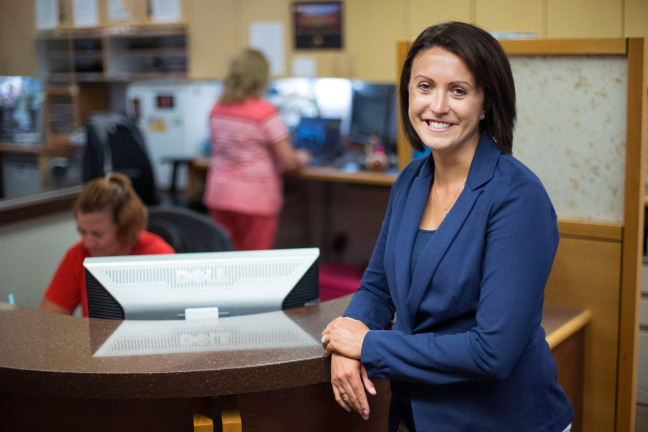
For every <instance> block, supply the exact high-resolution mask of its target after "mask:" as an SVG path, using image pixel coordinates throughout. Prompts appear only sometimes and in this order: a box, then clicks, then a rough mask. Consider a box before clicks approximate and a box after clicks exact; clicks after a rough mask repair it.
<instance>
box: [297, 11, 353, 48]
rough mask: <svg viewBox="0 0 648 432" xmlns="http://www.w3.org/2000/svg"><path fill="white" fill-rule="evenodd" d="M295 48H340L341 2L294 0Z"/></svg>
mask: <svg viewBox="0 0 648 432" xmlns="http://www.w3.org/2000/svg"><path fill="white" fill-rule="evenodd" d="M293 23H294V33H295V49H341V48H342V2H339V1H335V2H323V3H322V2H317V3H313V2H294V3H293Z"/></svg>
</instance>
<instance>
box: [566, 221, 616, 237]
mask: <svg viewBox="0 0 648 432" xmlns="http://www.w3.org/2000/svg"><path fill="white" fill-rule="evenodd" d="M558 231H559V232H560V236H561V237H562V236H574V237H585V238H592V239H599V240H613V241H621V240H623V225H621V224H615V223H605V222H593V221H584V220H582V221H581V220H567V219H559V220H558Z"/></svg>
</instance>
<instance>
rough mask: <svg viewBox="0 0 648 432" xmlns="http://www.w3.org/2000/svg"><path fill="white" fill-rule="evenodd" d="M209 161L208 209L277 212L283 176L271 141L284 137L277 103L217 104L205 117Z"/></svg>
mask: <svg viewBox="0 0 648 432" xmlns="http://www.w3.org/2000/svg"><path fill="white" fill-rule="evenodd" d="M209 128H210V131H211V163H210V167H209V172H208V174H207V181H206V183H205V194H204V203H205V206H207V208H210V209H215V210H228V211H232V212H236V213H242V214H246V215H261V216H275V215H277V214H279V212H280V210H281V207H282V205H283V179H282V177H281V174H280V171H279V167H278V165H277V162H276V161H275V156H274V151H273V146H274V145H275V144H276V143H277V142H279V141H281V140H284V139H287V138H288V130H287V128H286V126H285V125H284V123H283V120H282V119H281V116H280V114H279V111H278V110H277V108H276V107H275V106H274V105H272V104H270V103H269V102H267V101H265V100H263V99H251V100H248V101H247V102H245V103H243V104H228V105H222V104H219V103H217V104H216V105H215V106H214V107H213V109H212V111H211V114H210V116H209Z"/></svg>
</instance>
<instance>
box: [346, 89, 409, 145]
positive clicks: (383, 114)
mask: <svg viewBox="0 0 648 432" xmlns="http://www.w3.org/2000/svg"><path fill="white" fill-rule="evenodd" d="M351 89H352V90H351V122H350V124H349V136H348V138H349V141H352V142H356V143H360V144H368V143H369V140H370V137H371V136H372V135H373V136H376V137H378V138H379V139H380V140H381V142H382V144H383V146H384V147H385V150H386V151H388V152H392V151H395V149H396V135H397V129H396V128H397V126H396V125H397V122H396V86H395V85H393V84H376V83H367V82H363V81H354V82H353V83H352V85H351Z"/></svg>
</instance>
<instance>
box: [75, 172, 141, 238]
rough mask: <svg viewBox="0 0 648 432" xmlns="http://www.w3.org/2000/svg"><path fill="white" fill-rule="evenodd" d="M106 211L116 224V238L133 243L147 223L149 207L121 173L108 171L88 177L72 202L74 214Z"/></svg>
mask: <svg viewBox="0 0 648 432" xmlns="http://www.w3.org/2000/svg"><path fill="white" fill-rule="evenodd" d="M105 210H108V211H109V212H110V214H111V215H112V218H113V222H114V223H115V225H117V240H118V241H119V242H120V243H121V244H123V245H134V244H135V243H137V240H138V239H139V236H140V234H141V233H142V231H144V230H145V229H146V225H147V223H148V210H147V209H146V206H145V205H144V203H142V200H141V199H140V197H139V196H138V195H137V192H135V190H134V189H133V186H132V184H131V181H130V179H129V178H128V177H127V176H125V175H124V174H121V173H116V172H115V173H108V174H106V175H105V176H104V177H99V178H96V179H93V180H90V181H89V182H88V183H87V184H86V185H85V186H84V188H83V190H82V191H81V194H79V197H78V198H77V200H76V202H75V204H74V216H75V217H77V216H78V215H79V214H87V213H96V212H102V211H105Z"/></svg>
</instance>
